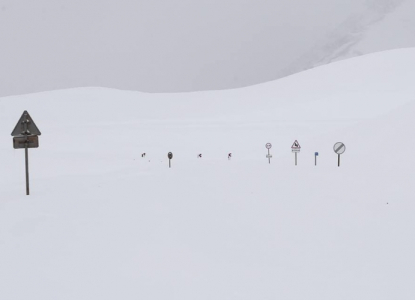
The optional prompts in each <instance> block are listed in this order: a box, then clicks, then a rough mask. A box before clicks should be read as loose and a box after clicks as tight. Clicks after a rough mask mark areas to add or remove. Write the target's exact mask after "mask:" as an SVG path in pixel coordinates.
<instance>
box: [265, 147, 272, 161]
mask: <svg viewBox="0 0 415 300" xmlns="http://www.w3.org/2000/svg"><path fill="white" fill-rule="evenodd" d="M265 148H267V149H268V154H267V156H266V157H267V158H268V162H269V163H271V158H272V155H271V154H270V153H269V150H270V149H271V148H272V144H271V143H267V144H266V145H265Z"/></svg>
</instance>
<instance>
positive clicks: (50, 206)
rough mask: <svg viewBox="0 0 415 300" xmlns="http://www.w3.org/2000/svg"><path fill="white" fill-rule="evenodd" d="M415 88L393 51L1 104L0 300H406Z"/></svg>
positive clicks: (413, 289)
mask: <svg viewBox="0 0 415 300" xmlns="http://www.w3.org/2000/svg"><path fill="white" fill-rule="evenodd" d="M414 77H415V49H403V50H394V51H389V52H383V53H377V54H372V55H367V56H362V57H359V58H354V59H349V60H345V61H341V62H338V63H333V64H330V65H327V66H323V67H319V68H316V69H313V70H310V71H307V72H303V73H299V74H296V75H293V76H290V77H287V78H283V79H281V80H278V81H275V82H270V83H266V84H262V85H257V86H252V87H248V88H244V89H237V90H227V91H212V92H198V93H188V94H144V93H138V92H128V91H118V90H110V89H103V88H82V89H72V90H62V91H54V92H46V93H39V94H31V95H23V96H14V97H6V98H0V168H1V169H0V170H1V171H0V299H5V300H15V299H19V300H20V299H21V300H27V299H31V300H46V299H48V300H49V299H50V300H55V299H85V300H86V299H88V300H90V299H100V300H102V299H177V300H185V299H189V300H194V299H198V300H199V299H201V300H204V299H215V300H222V299H223V300H225V299H226V300H228V299H232V300H233V299H234V300H239V299H244V300H252V299H258V300H265V299H269V300H271V299H295V300H297V299H298V300H300V299H301V300H303V299H304V300H305V299H310V300H311V299H312V300H314V299H315V300H323V299H327V300H333V299H362V300H367V299H376V300H382V299H385V300H387V299H413V298H414V297H415V286H414V284H413V282H414V280H415V273H414V270H415V256H414V253H415V242H414V241H413V238H412V236H413V231H414V228H415V221H414V218H413V215H414V210H415V201H414V196H413V182H414V180H415V174H414V171H413V170H414V167H415V155H412V153H411V149H413V148H414V146H415V139H414V138H413V133H412V128H413V127H414V125H415V121H414V116H415V85H414V84H413V78H414ZM24 110H28V111H29V113H30V114H31V116H32V117H33V119H34V121H35V122H36V123H37V125H38V127H39V129H40V130H41V131H42V135H41V136H40V148H39V149H33V150H30V168H31V169H30V171H31V193H32V195H31V196H29V197H28V196H25V190H24V151H20V150H13V148H12V138H11V136H10V132H11V131H12V129H13V128H14V126H15V124H16V122H17V120H18V118H19V117H20V115H21V114H22V112H23V111H24ZM295 139H297V140H298V141H299V142H300V144H301V146H302V150H301V153H300V154H299V156H298V166H294V155H293V154H292V153H291V149H290V147H291V145H292V143H293V141H294V140H295ZM339 141H341V142H344V143H345V144H346V147H347V149H346V152H345V154H344V155H343V156H342V165H341V167H340V168H339V167H337V156H336V155H335V154H334V152H333V149H332V147H333V145H334V143H335V142H339ZM267 142H271V143H272V144H273V148H272V149H271V153H272V154H273V159H272V161H271V164H270V165H269V164H268V161H267V159H266V158H265V155H266V149H265V143H267ZM169 151H172V152H173V154H174V158H173V161H172V168H171V169H169V168H168V160H167V153H168V152H169ZM316 151H318V152H319V153H320V156H319V158H318V166H317V167H315V166H314V152H316ZM143 152H146V153H147V157H146V158H142V157H141V153H143ZM229 152H232V153H233V158H232V160H230V161H228V159H227V154H228V153H229ZM198 153H202V154H203V158H202V159H198V158H197V154H198Z"/></svg>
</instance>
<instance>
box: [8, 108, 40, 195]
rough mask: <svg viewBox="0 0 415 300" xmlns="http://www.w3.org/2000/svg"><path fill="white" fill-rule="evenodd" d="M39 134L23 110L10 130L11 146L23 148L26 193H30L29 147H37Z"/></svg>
mask: <svg viewBox="0 0 415 300" xmlns="http://www.w3.org/2000/svg"><path fill="white" fill-rule="evenodd" d="M39 135H41V133H40V131H39V129H38V128H37V126H36V124H35V122H33V119H32V118H31V117H30V115H29V113H28V112H27V111H26V110H25V111H24V112H23V114H22V116H21V117H20V119H19V121H18V122H17V125H16V127H15V128H14V130H13V132H12V136H13V137H14V138H13V148H14V149H25V169H26V195H30V188H29V148H38V147H39V138H38V136H39Z"/></svg>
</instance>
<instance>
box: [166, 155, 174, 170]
mask: <svg viewBox="0 0 415 300" xmlns="http://www.w3.org/2000/svg"><path fill="white" fill-rule="evenodd" d="M167 157H168V158H169V168H171V160H172V158H173V153H171V152H169V153H168V154H167Z"/></svg>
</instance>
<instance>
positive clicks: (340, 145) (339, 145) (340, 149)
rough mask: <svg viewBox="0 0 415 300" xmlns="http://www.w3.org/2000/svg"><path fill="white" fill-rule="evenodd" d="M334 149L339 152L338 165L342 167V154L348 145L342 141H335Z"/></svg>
mask: <svg viewBox="0 0 415 300" xmlns="http://www.w3.org/2000/svg"><path fill="white" fill-rule="evenodd" d="M333 150H334V153H336V154H337V166H338V167H340V155H341V154H343V153H344V152H345V151H346V145H345V144H343V143H341V142H338V143H335V144H334V147H333Z"/></svg>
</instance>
